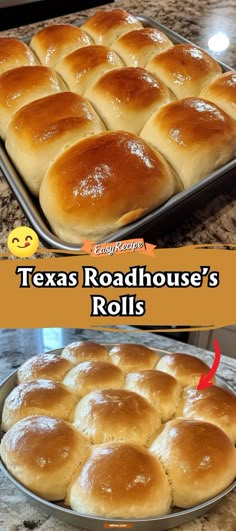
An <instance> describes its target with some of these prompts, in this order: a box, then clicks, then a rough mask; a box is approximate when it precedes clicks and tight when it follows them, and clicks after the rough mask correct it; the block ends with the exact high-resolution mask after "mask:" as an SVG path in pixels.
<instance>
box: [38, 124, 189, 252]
mask: <svg viewBox="0 0 236 531" xmlns="http://www.w3.org/2000/svg"><path fill="white" fill-rule="evenodd" d="M121 161H122V164H121ZM124 168H125V171H124ZM178 186H179V183H178V181H177V179H176V176H175V175H174V173H173V172H172V170H171V168H170V167H169V166H168V164H167V163H166V162H165V160H164V159H163V158H162V157H161V156H159V155H158V154H157V153H155V151H154V150H153V149H152V148H151V147H149V145H148V144H146V143H145V142H143V140H141V139H140V138H138V137H136V136H135V135H132V134H130V133H126V132H124V131H114V132H113V131H112V132H111V131H110V132H106V133H101V134H99V135H93V136H92V137H89V138H86V139H84V140H81V141H80V142H79V143H77V144H75V145H74V146H72V147H71V148H69V149H67V150H65V151H64V152H63V153H62V154H61V155H60V156H59V157H58V158H57V159H56V161H55V162H54V163H53V164H52V165H51V166H50V168H49V170H48V172H47V173H46V175H45V177H44V179H43V182H42V185H41V189H40V203H41V207H42V210H43V212H44V214H45V216H46V217H47V219H48V221H49V223H50V225H51V227H52V229H53V231H54V232H55V234H56V235H57V236H59V238H60V239H62V240H64V241H67V242H74V243H79V242H80V241H81V240H82V239H83V238H85V239H86V238H87V239H90V240H93V241H98V240H99V239H101V238H103V237H104V236H106V235H108V234H111V233H112V232H113V231H114V230H118V229H119V228H121V227H123V226H124V225H127V224H128V223H131V222H132V221H134V220H136V219H137V218H139V217H141V216H142V215H143V214H145V213H147V212H148V211H150V210H152V209H153V208H155V207H157V206H159V205H161V204H162V203H164V202H165V201H166V200H167V199H169V197H171V196H172V195H173V194H174V193H175V192H176V191H177V190H178ZM75 191H76V193H75Z"/></svg>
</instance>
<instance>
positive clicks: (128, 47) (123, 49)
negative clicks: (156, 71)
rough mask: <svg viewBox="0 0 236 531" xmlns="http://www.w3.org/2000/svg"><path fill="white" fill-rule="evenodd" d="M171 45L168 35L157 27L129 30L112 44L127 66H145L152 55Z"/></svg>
mask: <svg viewBox="0 0 236 531" xmlns="http://www.w3.org/2000/svg"><path fill="white" fill-rule="evenodd" d="M170 46H173V44H172V42H171V41H170V39H168V37H167V36H166V35H165V34H164V33H162V31H160V30H158V29H157V28H143V29H139V30H133V31H129V33H126V34H125V35H122V36H121V37H120V38H119V39H117V40H116V41H115V42H114V43H113V44H112V49H113V50H115V51H116V52H117V53H118V54H119V55H120V57H122V59H123V61H124V63H125V64H126V65H128V66H145V65H146V63H147V62H148V60H150V59H151V57H152V56H153V55H156V54H158V53H160V52H162V51H163V50H165V49H167V48H170Z"/></svg>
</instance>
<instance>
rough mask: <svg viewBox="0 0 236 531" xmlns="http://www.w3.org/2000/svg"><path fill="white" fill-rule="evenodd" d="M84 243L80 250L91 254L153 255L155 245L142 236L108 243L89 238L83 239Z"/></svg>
mask: <svg viewBox="0 0 236 531" xmlns="http://www.w3.org/2000/svg"><path fill="white" fill-rule="evenodd" d="M83 242H84V244H83V246H82V247H81V251H84V252H87V253H88V254H91V256H113V255H114V254H121V253H134V252H139V253H144V254H148V255H149V256H154V253H153V249H155V245H152V244H151V243H145V242H144V240H143V238H135V239H133V240H122V241H117V242H110V243H100V244H98V243H95V242H92V241H90V240H83Z"/></svg>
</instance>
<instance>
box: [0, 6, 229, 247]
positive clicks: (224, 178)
mask: <svg viewBox="0 0 236 531" xmlns="http://www.w3.org/2000/svg"><path fill="white" fill-rule="evenodd" d="M137 18H138V19H139V20H140V21H141V22H142V23H143V25H144V26H153V27H154V28H157V29H159V30H161V31H163V32H164V33H166V35H167V36H168V37H169V38H170V39H171V40H172V41H173V42H174V43H175V44H178V43H189V44H192V43H191V42H190V41H189V40H187V39H185V38H184V37H182V36H181V35H178V34H177V33H175V32H174V31H172V30H170V29H168V28H166V27H165V26H163V25H162V24H159V23H158V22H156V21H155V20H152V19H151V18H148V17H145V16H137ZM83 22H84V20H81V21H79V22H78V24H77V25H78V26H81V25H82V24H83ZM25 41H26V42H28V41H29V39H25ZM219 64H220V65H221V67H222V69H223V71H230V70H232V69H231V68H230V67H229V66H226V65H225V64H223V63H221V62H220V61H219ZM0 167H1V169H2V171H3V174H4V175H5V177H6V179H7V182H8V184H9V185H10V187H11V189H12V190H13V192H14V194H15V196H16V198H17V200H18V202H19V204H20V206H21V207H22V209H23V211H24V213H25V215H26V217H27V218H28V220H29V222H30V224H31V226H32V227H33V228H34V229H35V230H36V232H37V233H38V235H39V237H40V239H41V241H42V242H43V243H44V244H45V245H46V246H49V247H51V248H53V249H60V250H64V251H71V252H73V251H79V250H80V249H81V245H82V244H81V243H78V244H72V243H68V242H65V241H62V240H60V239H59V238H58V237H57V236H55V234H53V233H52V232H51V229H50V226H49V224H48V222H47V220H46V218H45V216H44V214H43V212H42V210H41V208H40V205H39V202H38V200H37V199H35V198H34V197H33V196H32V195H31V193H30V192H29V190H28V189H27V187H26V186H25V184H24V182H23V180H22V179H21V177H20V175H19V173H18V172H17V170H16V168H15V167H14V165H13V164H12V162H11V160H10V158H9V156H8V154H7V152H6V150H5V146H4V143H3V142H2V141H0ZM235 169H236V159H234V160H232V161H230V162H229V163H227V164H224V166H222V167H221V168H219V169H218V170H216V171H214V172H212V173H211V174H210V175H209V176H208V177H206V178H204V179H203V180H201V181H200V182H198V183H197V184H195V185H194V186H192V187H191V188H189V189H188V190H185V191H183V192H180V193H178V194H177V195H176V196H174V197H172V198H171V199H169V200H168V201H167V202H166V203H164V204H163V205H162V206H161V207H158V208H155V209H154V210H152V211H151V212H149V213H148V214H146V215H144V216H143V217H142V218H140V219H138V220H136V221H134V222H133V223H130V224H129V225H126V226H125V227H122V229H120V230H118V231H115V232H113V233H112V234H110V235H109V236H106V237H105V238H104V239H102V240H101V242H108V241H119V240H122V239H124V238H127V237H128V236H129V237H131V236H141V235H144V234H145V232H146V231H147V230H148V229H149V228H150V227H152V226H153V225H155V235H156V236H158V235H161V234H163V233H166V232H167V231H168V230H171V229H173V228H175V227H176V225H177V224H178V225H179V223H180V222H181V220H183V219H186V217H187V216H188V215H189V214H190V213H192V212H193V211H194V209H196V208H199V207H201V206H202V204H203V203H204V204H206V202H207V201H208V200H210V199H212V198H213V197H214V196H215V195H216V194H217V193H219V192H222V191H224V192H225V191H226V190H229V189H230V187H232V186H233V175H234V173H235ZM101 242H100V243H101ZM206 243H207V242H206Z"/></svg>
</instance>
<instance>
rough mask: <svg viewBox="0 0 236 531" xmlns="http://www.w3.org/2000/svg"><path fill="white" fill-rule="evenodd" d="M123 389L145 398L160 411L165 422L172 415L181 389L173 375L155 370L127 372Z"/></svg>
mask: <svg viewBox="0 0 236 531" xmlns="http://www.w3.org/2000/svg"><path fill="white" fill-rule="evenodd" d="M125 389H129V390H130V391H134V392H135V393H138V394H140V395H141V396H143V397H144V398H146V399H147V400H148V402H149V403H150V404H152V405H153V407H155V409H157V411H158V412H159V413H160V415H161V420H162V422H167V421H168V420H170V419H171V417H173V416H174V414H175V412H176V408H177V405H178V403H179V399H180V394H181V391H182V388H181V386H180V384H179V383H178V382H177V380H176V379H175V378H174V377H173V376H171V375H170V374H167V373H164V372H161V371H157V370H153V371H152V370H149V371H148V370H146V371H140V372H133V373H130V374H127V376H126V379H125Z"/></svg>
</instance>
